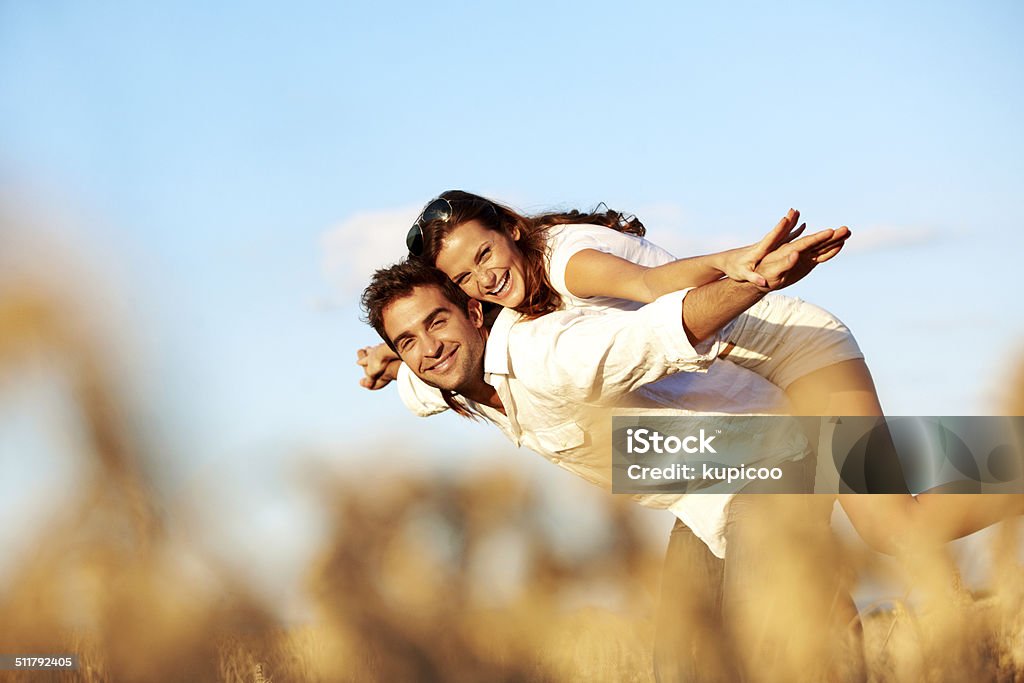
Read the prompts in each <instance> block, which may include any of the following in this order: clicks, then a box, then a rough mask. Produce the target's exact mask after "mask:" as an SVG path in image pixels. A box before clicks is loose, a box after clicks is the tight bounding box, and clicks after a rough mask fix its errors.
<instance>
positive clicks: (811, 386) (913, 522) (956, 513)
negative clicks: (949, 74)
mask: <svg viewBox="0 0 1024 683" xmlns="http://www.w3.org/2000/svg"><path fill="white" fill-rule="evenodd" d="M798 219H799V213H798V212H796V211H793V210H790V212H789V213H788V214H787V216H785V217H784V218H783V219H782V220H781V221H779V223H778V224H777V225H776V226H775V228H773V229H772V230H771V231H770V232H769V233H768V234H767V235H765V236H764V237H763V238H762V239H761V240H760V241H758V242H757V243H755V244H753V245H750V246H747V247H742V248H739V249H733V250H730V251H725V252H720V253H717V254H710V255H707V256H698V257H693V258H688V259H675V258H674V257H673V256H672V255H671V254H669V253H668V252H666V251H665V250H663V249H661V248H660V247H657V246H656V245H654V244H652V243H650V242H648V241H647V240H645V239H643V235H644V233H645V229H644V227H643V225H642V224H641V223H640V222H639V221H638V220H637V219H636V218H634V217H627V216H624V215H623V214H620V213H618V212H615V211H612V210H605V211H594V212H591V213H587V214H583V213H580V212H579V211H569V212H556V213H545V214H540V215H536V216H526V215H522V214H519V213H517V212H515V211H513V210H511V209H509V208H508V207H505V206H503V205H501V204H498V203H496V202H493V201H491V200H489V199H486V198H484V197H480V196H478V195H474V194H471V193H468V192H463V191H460V190H449V191H447V192H444V193H442V194H441V195H440V196H439V197H438V198H437V199H435V200H433V201H431V202H430V203H429V204H428V205H427V206H426V207H425V208H424V210H423V212H422V213H421V214H420V216H419V218H418V219H417V220H416V222H415V223H414V225H413V227H412V229H410V231H409V234H408V236H407V246H408V248H409V251H410V254H411V255H413V256H416V257H418V258H421V259H424V260H425V261H427V262H428V263H430V264H431V265H434V266H436V267H438V268H439V269H440V270H442V271H443V272H444V273H445V274H446V275H448V277H449V278H451V279H452V281H453V282H455V283H456V284H458V285H459V286H460V287H461V288H462V289H463V290H464V291H465V292H466V293H467V294H468V295H469V296H471V297H473V298H476V299H479V300H480V301H484V302H489V303H492V304H497V305H499V306H503V307H506V308H512V309H515V310H516V311H518V312H520V313H522V314H523V315H525V316H529V317H536V316H540V315H544V314H545V313H549V312H551V311H554V310H558V309H560V308H563V307H564V308H589V309H596V310H607V309H623V310H631V309H635V308H638V307H639V306H641V305H643V304H644V303H648V302H650V301H653V300H654V299H656V298H658V297H659V296H661V295H663V294H667V293H669V292H672V291H676V290H679V289H684V288H686V287H696V286H699V285H702V284H706V283H708V282H711V281H714V280H717V279H720V278H722V277H731V278H733V279H737V280H742V281H749V282H752V283H754V284H755V285H758V286H763V285H764V281H763V279H762V278H761V277H760V276H759V275H758V274H757V272H756V267H757V264H758V262H759V261H760V259H761V258H762V257H764V256H765V255H766V254H768V253H769V252H771V251H773V250H774V249H776V248H777V247H778V246H780V245H781V244H783V243H785V242H788V241H790V240H792V239H794V238H795V237H796V236H797V235H798V234H800V232H802V231H803V228H804V226H803V225H801V226H800V227H799V228H797V227H796V224H797V221H798ZM849 237H850V231H849V230H848V229H847V228H846V227H845V226H844V227H841V228H839V229H837V230H835V231H832V232H831V234H830V236H829V238H828V239H827V240H825V241H824V242H823V243H822V244H821V245H819V246H818V247H817V248H816V249H815V250H814V251H813V252H810V253H808V254H807V256H806V257H807V258H808V259H809V262H808V263H807V264H801V265H800V266H796V267H798V268H799V267H808V268H810V267H813V266H814V265H815V264H816V263H821V262H824V261H827V260H828V259H830V258H832V257H834V256H835V255H836V254H838V253H839V251H840V250H841V249H842V247H843V244H844V242H845V240H846V239H848V238H849ZM722 336H723V339H724V340H725V342H726V343H725V346H724V349H725V350H724V351H723V352H722V353H721V354H720V357H724V358H728V360H730V361H732V362H734V363H736V364H738V365H741V366H743V367H745V368H747V369H749V370H752V371H754V372H756V373H757V374H759V375H761V376H762V377H764V378H766V379H767V380H769V381H770V382H772V383H773V384H776V385H777V386H779V387H780V388H781V389H783V390H784V391H785V392H786V394H787V396H788V397H789V399H790V401H791V403H792V406H793V413H794V414H796V415H851V416H852V415H858V416H881V415H882V414H883V413H882V408H881V404H880V402H879V400H878V395H877V392H876V390H875V386H874V382H873V381H872V379H871V373H870V371H869V370H868V367H867V365H866V363H865V362H864V357H863V354H862V353H861V352H860V349H859V347H858V346H857V343H856V341H855V340H854V338H853V335H852V334H851V333H850V331H849V329H848V328H847V327H846V326H845V325H843V323H842V322H840V321H839V320H838V319H837V318H835V316H833V315H831V314H830V313H828V312H827V311H825V310H824V309H821V308H819V307H817V306H814V305H812V304H808V303H806V302H803V301H800V300H799V299H793V298H789V297H783V296H779V295H775V294H771V295H768V296H766V297H764V298H763V299H762V300H761V301H760V302H759V303H758V304H755V305H754V306H753V307H751V309H750V310H749V311H748V312H747V313H745V314H744V315H742V316H740V317H739V318H737V320H736V321H734V322H733V323H732V324H730V325H729V326H727V327H726V328H725V329H724V330H723V332H722ZM381 347H383V348H381ZM359 364H360V365H362V366H363V367H364V370H365V371H366V375H367V376H366V377H364V378H363V380H362V382H361V383H362V384H363V386H365V387H367V388H380V386H383V385H385V384H387V383H388V381H390V380H391V379H394V378H395V377H396V376H397V370H398V365H399V364H398V362H397V357H395V356H394V355H393V354H391V353H390V352H389V351H388V350H387V347H385V346H383V345H381V346H379V347H374V348H372V349H361V350H360V352H359ZM408 377H409V378H410V380H409V382H410V384H412V385H413V387H412V390H411V391H406V392H403V399H405V400H406V403H407V404H408V405H409V407H410V408H412V409H413V410H414V412H419V413H420V414H430V413H433V412H439V411H440V410H443V409H445V407H446V406H445V403H444V402H442V401H441V399H440V397H439V396H437V394H436V391H435V390H433V389H431V388H429V387H425V385H422V384H420V385H416V382H417V380H415V377H413V376H412V375H411V374H409V375H408ZM416 402H420V404H421V405H419V406H416V405H413V404H415V403H416ZM875 456H876V457H875V460H876V461H877V462H880V463H881V466H882V467H883V468H884V469H885V470H888V474H887V475H884V476H886V477H887V479H888V480H890V481H891V480H892V479H894V478H898V479H899V480H902V473H901V471H900V468H899V463H898V460H897V458H896V455H895V449H894V448H892V447H891V444H889V445H888V446H886V447H883V448H881V449H879V452H878V453H876V454H875ZM840 500H841V502H842V504H843V506H844V508H845V509H846V511H847V513H848V514H849V515H850V518H851V520H852V521H853V523H854V525H855V526H856V528H857V530H858V532H859V533H860V534H861V535H862V536H863V537H864V538H865V539H866V540H868V541H869V543H871V544H872V545H873V546H875V547H876V548H878V549H881V550H884V551H890V552H891V551H892V549H893V548H894V544H895V542H896V538H897V537H898V538H902V539H906V538H930V539H934V540H935V541H937V542H941V541H946V540H950V539H953V538H959V537H960V536H963V535H966V534H968V533H972V532H974V531H976V530H978V529H981V528H983V527H985V526H987V525H989V524H992V523H993V522H995V521H997V520H998V519H1002V518H1003V517H1005V516H1007V515H1008V514H1019V513H1020V509H1021V507H1022V503H1021V497H1018V496H1008V497H1001V496H986V497H985V504H980V503H979V502H978V500H977V499H975V498H973V497H969V496H950V495H944V496H942V497H941V498H940V497H939V496H938V495H935V494H927V493H926V494H922V495H921V496H918V497H917V498H914V497H912V496H910V495H892V496H870V497H869V496H858V495H846V496H840Z"/></svg>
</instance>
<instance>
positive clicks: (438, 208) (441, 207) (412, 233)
mask: <svg viewBox="0 0 1024 683" xmlns="http://www.w3.org/2000/svg"><path fill="white" fill-rule="evenodd" d="M451 217H452V204H451V202H449V201H448V200H447V199H445V198H444V197H438V198H437V199H435V200H434V201H432V202H430V203H429V204H427V206H426V208H425V209H423V213H421V214H420V217H419V218H417V219H416V222H415V223H413V224H412V227H411V228H409V234H408V235H406V236H405V246H407V247H408V248H409V253H410V254H412V255H413V256H422V255H423V224H424V223H429V222H430V221H441V222H442V223H447V222H448V220H449V219H450V218H451Z"/></svg>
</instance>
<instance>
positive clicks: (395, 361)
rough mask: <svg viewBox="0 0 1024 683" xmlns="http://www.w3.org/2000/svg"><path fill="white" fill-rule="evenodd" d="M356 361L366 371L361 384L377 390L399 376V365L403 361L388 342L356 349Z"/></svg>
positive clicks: (360, 381)
mask: <svg viewBox="0 0 1024 683" xmlns="http://www.w3.org/2000/svg"><path fill="white" fill-rule="evenodd" d="M356 363H357V364H358V365H360V366H361V367H362V368H363V372H365V373H366V376H365V377H362V378H361V379H360V380H359V386H361V387H364V388H366V389H370V390H371V391H375V390H377V389H383V388H384V387H386V386H387V385H388V384H390V383H391V381H392V380H394V379H396V378H397V377H398V366H399V365H401V363H402V361H401V359H400V358H399V357H398V354H396V353H395V352H394V351H392V350H391V349H390V348H388V345H387V344H377V345H376V346H366V347H364V348H361V349H359V350H358V351H356Z"/></svg>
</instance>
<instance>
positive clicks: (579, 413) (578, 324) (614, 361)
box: [399, 290, 803, 557]
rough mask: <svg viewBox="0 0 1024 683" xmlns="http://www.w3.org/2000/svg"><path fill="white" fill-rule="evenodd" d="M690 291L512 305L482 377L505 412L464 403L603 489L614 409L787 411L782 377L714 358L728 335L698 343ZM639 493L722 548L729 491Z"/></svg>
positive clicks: (493, 335) (494, 333)
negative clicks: (602, 303)
mask: <svg viewBox="0 0 1024 683" xmlns="http://www.w3.org/2000/svg"><path fill="white" fill-rule="evenodd" d="M689 291H690V290H683V291H680V292H673V293H671V294H667V295H665V296H663V297H661V298H659V299H658V300H657V301H655V302H653V303H650V304H647V305H646V306H643V307H641V308H639V309H637V310H635V311H615V310H607V311H586V310H579V309H576V310H569V311H556V312H554V313H550V314H548V315H545V316H541V317H539V318H536V319H533V320H526V319H523V317H522V316H521V315H520V314H519V313H517V312H515V311H513V310H511V309H505V310H503V311H502V312H501V313H500V314H499V315H498V317H497V319H496V320H495V322H494V325H493V326H492V328H491V331H490V335H489V337H488V339H487V345H486V351H485V355H484V379H485V380H486V381H487V383H488V384H490V385H491V386H493V387H494V388H495V390H496V391H497V393H498V397H499V398H500V399H501V402H502V405H503V406H504V408H505V414H504V415H503V414H502V413H501V412H499V411H497V410H494V409H492V408H489V407H487V406H483V405H480V404H476V403H474V402H471V401H465V403H466V404H467V405H468V406H469V408H470V409H471V410H473V411H474V412H476V413H477V414H479V415H480V416H482V417H484V418H485V419H487V420H488V421H490V422H492V423H493V424H495V425H496V426H497V427H498V428H499V429H501V430H502V432H504V433H505V435H506V436H507V437H508V438H509V439H511V440H512V441H513V443H515V444H516V445H517V446H526V447H527V448H529V449H530V450H533V451H535V452H537V453H539V454H540V455H542V456H544V457H545V458H547V459H548V460H550V461H551V462H553V463H555V464H557V465H558V466H559V467H562V468H564V469H566V470H569V471H570V472H573V473H574V474H576V475H578V476H581V477H583V478H584V479H586V480H587V481H589V482H591V483H593V484H597V485H598V486H601V487H603V488H610V487H611V471H612V469H611V445H610V435H611V415H612V414H613V413H614V414H637V413H640V414H654V413H658V412H664V409H671V410H672V414H674V415H680V414H700V415H708V414H745V415H749V414H766V413H769V414H770V413H785V412H787V411H788V402H787V400H786V397H785V394H783V393H782V391H781V390H780V389H779V388H778V387H776V386H775V385H773V384H771V383H770V382H768V381H767V380H765V379H762V378H761V377H760V376H758V375H756V374H754V373H753V372H750V371H749V370H745V369H743V368H740V367H739V366H736V365H734V364H732V363H729V362H727V361H717V362H716V358H717V355H718V353H719V351H720V348H719V347H720V344H721V342H720V340H719V338H718V337H715V338H712V339H709V340H706V341H705V342H702V343H700V344H698V345H697V346H696V347H694V346H693V345H691V344H690V343H689V341H688V340H687V337H686V332H685V331H684V330H683V325H682V301H683V299H684V298H685V296H686V294H687V293H688V292H689ZM405 372H406V373H408V374H409V375H411V373H409V372H408V371H407V370H406V371H405ZM399 379H400V381H399V387H400V391H401V392H402V393H403V400H405V401H406V403H407V404H410V403H412V404H414V405H415V403H416V402H419V403H421V404H422V403H423V400H424V399H426V398H428V397H427V396H413V395H411V393H410V392H416V391H418V390H419V389H418V387H421V386H422V384H421V383H414V382H411V381H409V378H408V376H407V377H406V378H405V381H402V379H403V378H402V377H401V372H400V378H399ZM802 456H803V453H802V452H800V453H793V454H791V456H790V457H788V458H786V459H795V458H799V457H802ZM778 461H779V459H778V458H776V459H775V461H774V462H772V463H771V464H775V463H776V462H778ZM750 464H753V463H750ZM761 464H768V463H767V462H763V463H761ZM633 497H634V499H635V500H637V502H639V503H640V504H642V505H645V506H648V507H655V508H667V509H669V510H671V511H672V512H673V514H675V515H676V516H677V517H678V518H679V519H681V520H682V521H683V522H684V523H685V524H686V525H687V526H688V527H690V529H691V530H692V531H693V532H694V533H695V534H696V535H697V536H698V537H700V538H701V539H702V540H704V542H705V543H707V545H708V547H709V548H710V549H711V551H712V552H713V553H715V555H717V556H719V557H724V555H725V538H724V531H725V520H726V511H727V507H728V504H729V501H731V499H732V495H731V494H711V493H701V494H689V495H681V494H661V495H636V496H633Z"/></svg>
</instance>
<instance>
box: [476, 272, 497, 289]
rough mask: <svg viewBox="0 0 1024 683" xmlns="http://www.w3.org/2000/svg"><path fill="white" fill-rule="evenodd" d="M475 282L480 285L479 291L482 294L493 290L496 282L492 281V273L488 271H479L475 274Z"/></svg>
mask: <svg viewBox="0 0 1024 683" xmlns="http://www.w3.org/2000/svg"><path fill="white" fill-rule="evenodd" d="M476 281H477V283H478V284H479V285H480V289H481V290H482V291H484V292H489V291H491V290H492V289H494V285H495V284H496V281H495V279H494V273H492V272H491V271H490V270H481V271H478V272H477V274H476Z"/></svg>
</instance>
